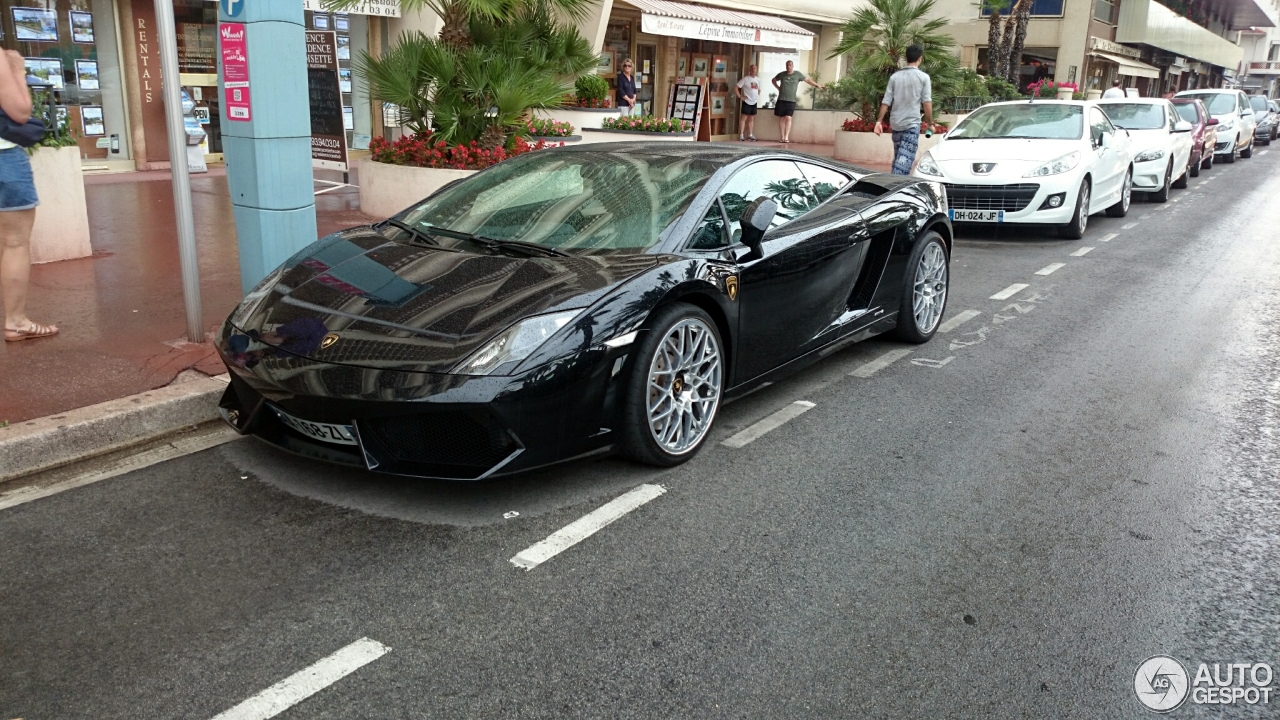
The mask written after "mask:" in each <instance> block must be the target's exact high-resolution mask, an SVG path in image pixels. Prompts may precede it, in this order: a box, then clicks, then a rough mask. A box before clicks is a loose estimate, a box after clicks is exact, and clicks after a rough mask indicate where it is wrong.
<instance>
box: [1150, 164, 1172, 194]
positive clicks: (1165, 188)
mask: <svg viewBox="0 0 1280 720" xmlns="http://www.w3.org/2000/svg"><path fill="white" fill-rule="evenodd" d="M1172 181H1173V158H1169V164H1168V165H1167V166H1166V167H1165V169H1164V184H1163V185H1161V186H1160V189H1159V190H1157V191H1155V192H1153V193H1148V194H1147V197H1148V198H1150V200H1151V202H1158V203H1162V202H1167V201H1168V200H1169V184H1170V183H1171V182H1172Z"/></svg>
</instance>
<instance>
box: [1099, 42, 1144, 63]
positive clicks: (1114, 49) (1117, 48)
mask: <svg viewBox="0 0 1280 720" xmlns="http://www.w3.org/2000/svg"><path fill="white" fill-rule="evenodd" d="M1089 49H1090V50H1097V51H1098V52H1104V53H1111V54H1112V55H1123V56H1124V57H1131V58H1134V59H1138V60H1141V59H1142V51H1141V50H1137V49H1135V48H1131V47H1129V46H1128V45H1121V44H1120V43H1117V42H1111V41H1110V40H1107V39H1105V38H1100V37H1091V38H1089Z"/></svg>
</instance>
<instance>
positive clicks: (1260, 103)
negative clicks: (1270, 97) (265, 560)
mask: <svg viewBox="0 0 1280 720" xmlns="http://www.w3.org/2000/svg"><path fill="white" fill-rule="evenodd" d="M1249 104H1250V105H1252V106H1253V111H1254V112H1262V113H1264V112H1266V111H1267V109H1268V108H1267V99H1266V98H1264V97H1262V96H1261V95H1254V96H1253V97H1251V98H1249Z"/></svg>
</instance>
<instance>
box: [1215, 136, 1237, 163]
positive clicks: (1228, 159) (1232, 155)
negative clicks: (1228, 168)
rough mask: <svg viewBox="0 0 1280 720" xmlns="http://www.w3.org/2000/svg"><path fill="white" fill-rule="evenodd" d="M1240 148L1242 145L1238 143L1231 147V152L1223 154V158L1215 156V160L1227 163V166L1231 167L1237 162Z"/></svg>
mask: <svg viewBox="0 0 1280 720" xmlns="http://www.w3.org/2000/svg"><path fill="white" fill-rule="evenodd" d="M1239 148H1240V143H1239V142H1236V143H1235V144H1234V145H1233V146H1232V147H1231V152H1229V153H1225V154H1223V156H1222V157H1217V156H1216V155H1215V156H1214V158H1213V159H1214V160H1217V161H1218V162H1220V163H1226V164H1227V165H1230V164H1232V163H1234V162H1235V161H1236V150H1238V149H1239Z"/></svg>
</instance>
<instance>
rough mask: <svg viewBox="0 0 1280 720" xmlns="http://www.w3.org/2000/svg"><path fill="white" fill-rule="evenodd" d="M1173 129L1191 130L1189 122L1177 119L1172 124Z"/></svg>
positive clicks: (1182, 131) (1180, 131)
mask: <svg viewBox="0 0 1280 720" xmlns="http://www.w3.org/2000/svg"><path fill="white" fill-rule="evenodd" d="M1173 131H1174V132H1176V133H1184V132H1191V123H1189V122H1187V121H1186V120H1179V121H1178V122H1176V123H1174V124H1173Z"/></svg>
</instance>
